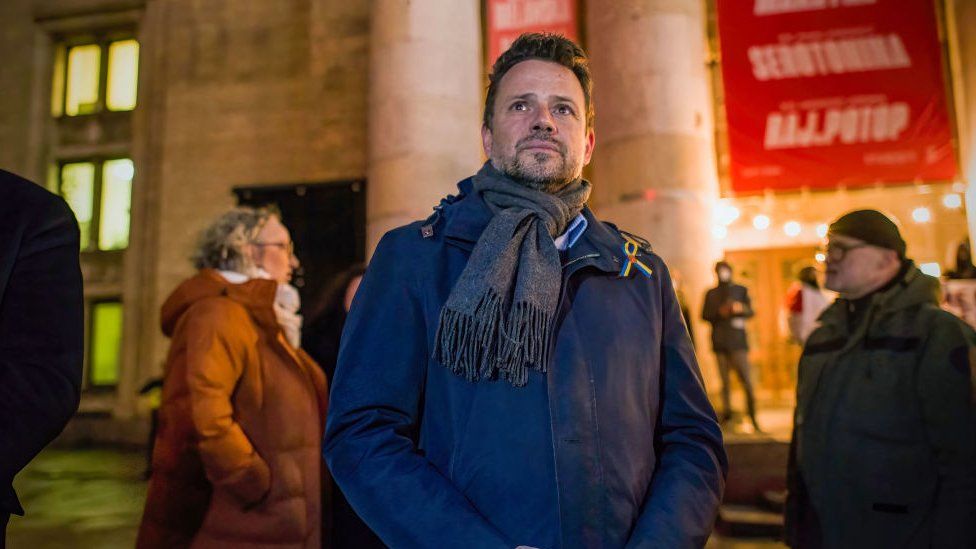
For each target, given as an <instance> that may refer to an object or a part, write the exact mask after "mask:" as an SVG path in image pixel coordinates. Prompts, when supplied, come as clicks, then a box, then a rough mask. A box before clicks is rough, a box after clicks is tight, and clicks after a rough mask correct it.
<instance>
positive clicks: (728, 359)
mask: <svg viewBox="0 0 976 549" xmlns="http://www.w3.org/2000/svg"><path fill="white" fill-rule="evenodd" d="M715 276H716V277H717V278H718V285H717V286H715V287H714V288H712V289H710V290H708V292H707V293H706V294H705V302H704V304H703V306H702V318H703V319H704V320H705V321H707V322H709V323H710V324H711V325H712V350H713V351H714V352H715V358H716V360H717V361H718V369H719V373H720V374H721V377H722V405H723V406H724V409H723V413H722V416H721V417H722V421H723V422H727V421H729V420H730V419H732V398H731V394H730V393H731V387H730V385H731V379H730V377H731V376H730V374H729V371H730V370H735V373H736V374H737V375H738V376H739V381H740V382H742V389H743V390H744V391H745V393H746V405H747V406H748V409H749V419H750V420H751V421H752V426H753V428H754V429H755V430H756V432H762V429H760V428H759V421H757V419H756V399H755V396H754V395H753V391H752V377H751V372H750V370H751V367H750V365H749V342H748V340H747V338H746V319H747V318H750V317H751V316H752V315H753V310H752V302H751V301H750V300H749V290H747V289H746V287H745V286H740V285H738V284H735V283H733V282H732V266H731V265H729V264H728V263H726V262H725V261H719V262H718V263H716V264H715Z"/></svg>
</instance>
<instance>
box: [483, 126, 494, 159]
mask: <svg viewBox="0 0 976 549" xmlns="http://www.w3.org/2000/svg"><path fill="white" fill-rule="evenodd" d="M491 144H492V143H491V130H490V129H489V128H488V126H487V125H485V124H482V125H481V148H482V149H484V151H485V156H486V157H487V158H491Z"/></svg>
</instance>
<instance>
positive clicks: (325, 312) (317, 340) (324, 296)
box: [302, 263, 366, 380]
mask: <svg viewBox="0 0 976 549" xmlns="http://www.w3.org/2000/svg"><path fill="white" fill-rule="evenodd" d="M365 272H366V266H365V265H363V264H362V263H356V264H353V265H351V266H349V267H347V268H346V269H344V270H342V271H341V272H339V273H338V274H336V275H335V276H333V277H332V278H331V279H330V280H329V282H328V283H327V284H326V285H325V287H324V288H323V289H322V292H321V294H320V295H319V298H318V299H317V300H316V302H315V303H312V304H311V306H309V307H306V308H305V309H304V311H305V327H304V329H303V330H302V348H303V349H305V350H306V351H307V352H308V354H309V355H311V356H312V358H314V359H315V362H317V363H318V365H319V366H321V367H322V370H323V371H324V372H325V376H326V379H327V380H331V379H332V378H333V376H334V375H335V367H336V360H338V358H339V338H340V336H341V335H342V327H343V326H345V324H346V316H347V315H348V314H349V308H350V307H351V306H352V299H353V297H354V296H355V295H356V290H357V289H358V288H359V283H360V281H361V280H362V278H363V273H365Z"/></svg>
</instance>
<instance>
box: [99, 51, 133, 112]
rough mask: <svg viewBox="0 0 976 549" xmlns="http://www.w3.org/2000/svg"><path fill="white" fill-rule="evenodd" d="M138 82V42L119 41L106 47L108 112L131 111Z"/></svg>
mask: <svg viewBox="0 0 976 549" xmlns="http://www.w3.org/2000/svg"><path fill="white" fill-rule="evenodd" d="M138 80H139V42H136V41H135V40H121V41H118V42H112V43H111V44H110V45H109V47H108V93H107V94H106V98H105V104H106V106H107V107H108V110H110V111H131V110H132V109H134V108H135V106H136V90H137V87H138Z"/></svg>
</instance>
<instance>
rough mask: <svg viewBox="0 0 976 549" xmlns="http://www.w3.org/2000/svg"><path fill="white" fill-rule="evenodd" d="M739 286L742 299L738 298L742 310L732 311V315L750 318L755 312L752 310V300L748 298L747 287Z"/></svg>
mask: <svg viewBox="0 0 976 549" xmlns="http://www.w3.org/2000/svg"><path fill="white" fill-rule="evenodd" d="M739 287H740V288H742V299H741V300H740V302H741V303H742V310H741V311H739V312H738V313H734V314H733V315H732V316H738V317H743V318H750V317H752V316H753V315H755V314H756V312H755V311H753V310H752V300H751V299H749V289H748V288H746V287H745V286H739Z"/></svg>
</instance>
